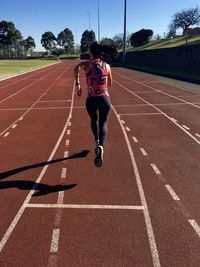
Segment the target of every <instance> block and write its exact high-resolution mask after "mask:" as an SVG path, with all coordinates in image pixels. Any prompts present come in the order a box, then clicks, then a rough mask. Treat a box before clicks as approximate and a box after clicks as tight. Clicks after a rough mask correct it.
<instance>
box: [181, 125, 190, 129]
mask: <svg viewBox="0 0 200 267" xmlns="http://www.w3.org/2000/svg"><path fill="white" fill-rule="evenodd" d="M182 126H183V128H185V129H186V130H190V128H189V127H187V126H186V125H184V124H183V125H182Z"/></svg>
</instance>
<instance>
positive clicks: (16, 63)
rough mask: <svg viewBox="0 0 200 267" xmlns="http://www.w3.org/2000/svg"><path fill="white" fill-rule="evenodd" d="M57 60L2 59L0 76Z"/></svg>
mask: <svg viewBox="0 0 200 267" xmlns="http://www.w3.org/2000/svg"><path fill="white" fill-rule="evenodd" d="M55 62H57V60H55V59H52V60H48V59H32V60H31V59H28V60H0V78H2V77H6V76H9V75H12V74H16V73H20V72H23V71H26V70H32V69H35V68H38V67H43V66H47V65H50V64H52V63H55Z"/></svg>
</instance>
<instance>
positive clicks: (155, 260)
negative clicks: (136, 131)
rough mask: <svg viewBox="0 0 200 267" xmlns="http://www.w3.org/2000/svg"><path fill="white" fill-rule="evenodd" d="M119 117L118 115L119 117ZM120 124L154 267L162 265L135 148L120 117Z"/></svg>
mask: <svg viewBox="0 0 200 267" xmlns="http://www.w3.org/2000/svg"><path fill="white" fill-rule="evenodd" d="M112 109H113V111H114V113H115V115H116V117H117V112H116V110H115V109H114V107H113V106H112ZM117 119H118V117H117ZM118 121H119V124H120V126H121V129H122V132H123V134H124V138H125V141H126V144H127V148H128V150H129V154H130V158H131V162H132V166H133V172H134V176H135V178H136V183H137V187H138V191H139V195H140V199H141V203H142V207H144V210H143V213H144V219H145V224H146V230H147V234H148V238H149V245H150V250H151V256H152V260H153V265H154V267H160V266H161V265H160V259H159V255H158V250H157V245H156V240H155V236H154V232H153V227H152V223H151V218H150V215H149V210H148V206H147V202H146V198H145V194H144V189H143V186H142V181H141V178H140V173H139V170H138V167H137V163H136V160H135V156H134V154H133V150H132V148H131V144H130V142H129V139H128V135H127V133H126V131H125V129H124V127H123V125H122V123H121V122H120V120H119V119H118Z"/></svg>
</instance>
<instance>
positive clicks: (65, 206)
mask: <svg viewBox="0 0 200 267" xmlns="http://www.w3.org/2000/svg"><path fill="white" fill-rule="evenodd" d="M26 207H27V208H56V209H58V208H61V209H110V210H143V209H144V207H143V206H126V205H82V204H31V203H28V204H27V205H26Z"/></svg>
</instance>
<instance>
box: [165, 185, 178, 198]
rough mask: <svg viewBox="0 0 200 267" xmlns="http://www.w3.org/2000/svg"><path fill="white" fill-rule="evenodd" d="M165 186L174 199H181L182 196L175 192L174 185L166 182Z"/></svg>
mask: <svg viewBox="0 0 200 267" xmlns="http://www.w3.org/2000/svg"><path fill="white" fill-rule="evenodd" d="M165 187H166V188H167V190H168V192H169V193H170V195H171V197H172V198H173V200H180V198H179V197H178V196H177V194H176V193H175V192H174V190H173V189H172V187H171V186H170V185H169V184H166V185H165Z"/></svg>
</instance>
